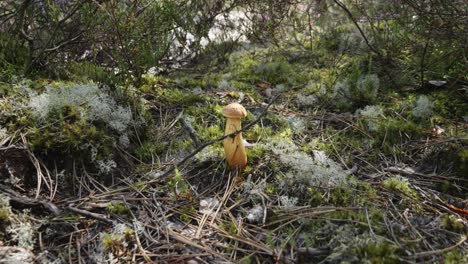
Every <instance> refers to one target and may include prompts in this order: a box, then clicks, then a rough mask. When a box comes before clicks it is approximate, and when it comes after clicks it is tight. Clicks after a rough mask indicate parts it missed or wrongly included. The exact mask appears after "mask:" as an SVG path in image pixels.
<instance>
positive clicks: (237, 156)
mask: <svg viewBox="0 0 468 264" xmlns="http://www.w3.org/2000/svg"><path fill="white" fill-rule="evenodd" d="M223 115H224V116H225V117H226V130H225V132H224V134H225V135H228V134H232V133H234V132H236V131H239V130H241V118H244V117H246V116H247V111H246V110H245V108H244V107H243V106H242V105H240V104H238V103H232V104H229V105H227V106H226V107H225V108H224V109H223ZM223 144H224V152H225V153H226V161H227V163H228V165H229V167H230V168H231V169H235V168H238V169H239V170H243V169H244V168H245V166H246V165H247V154H246V153H245V148H244V143H243V141H242V133H239V134H237V135H235V136H230V137H227V138H225V139H224V141H223Z"/></svg>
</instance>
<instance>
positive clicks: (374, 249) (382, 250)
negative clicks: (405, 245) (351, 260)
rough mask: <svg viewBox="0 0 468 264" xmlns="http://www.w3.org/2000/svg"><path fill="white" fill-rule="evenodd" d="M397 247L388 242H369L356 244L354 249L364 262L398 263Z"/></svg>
mask: <svg viewBox="0 0 468 264" xmlns="http://www.w3.org/2000/svg"><path fill="white" fill-rule="evenodd" d="M397 250H398V248H397V247H396V246H395V245H392V244H390V243H388V242H379V243H373V242H369V243H367V244H365V245H358V248H357V249H356V250H355V253H356V255H357V256H358V257H359V259H361V261H363V262H364V261H365V262H366V263H384V264H391V263H400V260H399V258H398V255H397Z"/></svg>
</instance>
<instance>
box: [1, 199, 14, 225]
mask: <svg viewBox="0 0 468 264" xmlns="http://www.w3.org/2000/svg"><path fill="white" fill-rule="evenodd" d="M10 216H11V208H10V202H9V200H8V198H7V197H4V196H3V195H2V194H0V223H2V222H3V223H4V222H7V221H9V219H10Z"/></svg>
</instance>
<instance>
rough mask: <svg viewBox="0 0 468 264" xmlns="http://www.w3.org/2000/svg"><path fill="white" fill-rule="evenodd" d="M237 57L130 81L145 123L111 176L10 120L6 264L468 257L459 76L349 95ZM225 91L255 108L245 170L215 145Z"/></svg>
mask: <svg viewBox="0 0 468 264" xmlns="http://www.w3.org/2000/svg"><path fill="white" fill-rule="evenodd" d="M238 56H239V57H234V59H231V60H230V64H229V66H228V67H227V68H226V69H225V71H223V72H217V73H207V74H195V73H177V74H173V75H169V76H165V77H161V76H155V75H151V74H148V75H147V76H145V78H144V80H143V81H142V84H141V86H140V87H138V89H135V90H128V91H126V92H128V93H134V96H135V97H138V98H140V99H141V100H142V102H143V104H144V106H145V109H146V110H145V111H146V112H147V113H148V115H149V116H150V117H151V119H152V122H151V123H150V125H149V129H148V130H147V132H145V133H144V135H143V134H138V133H136V136H133V138H132V141H134V142H138V143H137V144H136V145H138V148H134V149H133V150H128V149H126V148H124V147H117V148H116V149H114V150H113V151H114V152H113V153H112V157H113V163H109V164H110V165H109V166H108V167H110V168H111V169H110V173H107V174H106V176H105V177H103V176H97V173H96V172H95V171H92V170H89V171H87V170H86V169H83V167H84V166H83V167H81V166H80V164H79V163H78V162H77V163H75V162H71V163H70V162H69V161H67V162H65V161H63V162H62V160H66V157H65V156H63V155H64V154H63V152H60V151H57V152H54V148H55V147H56V148H59V147H63V144H57V145H53V144H56V142H55V141H53V140H54V138H55V139H56V138H58V137H60V136H59V134H53V135H52V139H51V140H52V141H50V143H49V142H47V143H48V144H52V147H51V148H50V149H49V150H48V152H47V153H44V152H41V149H39V152H38V148H37V146H36V147H32V146H34V144H36V143H37V142H36V141H37V140H38V139H37V137H36V138H34V137H33V136H31V135H34V134H33V133H34V132H31V131H30V130H24V129H23V130H21V129H17V130H16V133H15V132H12V130H11V129H8V132H6V131H7V130H4V132H5V133H4V134H3V135H1V137H0V191H1V192H0V223H2V225H1V227H0V263H18V262H21V263H28V262H30V263H33V262H39V263H66V262H68V263H152V262H154V263H192V264H193V263H341V262H346V263H420V262H431V263H463V262H464V263H467V262H468V257H467V256H468V254H467V252H468V251H467V250H468V242H467V230H468V229H467V227H468V222H467V221H468V202H467V200H466V194H467V193H468V184H467V183H468V178H467V174H466V173H467V170H468V165H467V162H468V153H467V148H466V146H467V143H468V123H467V122H466V119H465V120H463V119H462V117H463V115H464V114H466V112H465V113H464V111H465V110H466V92H464V90H463V87H466V86H463V85H460V84H453V85H451V84H450V82H449V83H447V84H445V85H444V86H442V87H437V86H433V87H430V88H429V89H428V90H424V91H423V92H421V91H417V90H411V89H406V88H402V89H400V90H399V92H383V91H381V90H379V91H378V93H377V91H375V92H376V94H375V96H374V97H373V98H368V97H366V94H364V96H363V95H358V96H356V95H355V94H353V93H350V94H349V97H352V98H343V96H342V97H340V94H339V93H338V92H337V89H338V90H339V85H336V83H338V82H337V81H336V79H335V77H336V76H335V75H333V71H332V70H330V69H331V67H330V68H321V67H318V66H310V65H305V66H304V65H302V66H301V68H300V69H301V70H297V69H296V68H295V67H298V66H297V65H295V64H294V63H295V62H292V61H285V60H279V62H269V61H268V60H269V59H264V57H263V59H264V62H263V64H262V65H263V66H262V65H260V64H261V63H260V64H259V65H256V64H255V63H256V62H255V60H254V59H253V57H254V56H257V55H256V53H252V52H250V53H249V52H247V53H244V54H241V55H238ZM266 57H267V58H268V56H266ZM255 59H258V58H255ZM259 60H260V61H261V60H262V59H259ZM301 63H303V62H301ZM253 64H255V65H254V66H255V69H258V71H257V72H254V73H248V72H247V71H245V70H244V69H245V68H249V67H250V68H249V69H251V67H252V65H253ZM310 68H313V69H314V70H313V71H311V72H308V74H305V72H307V71H308V70H307V69H310ZM304 75H306V77H304ZM366 78H367V79H366ZM374 79H375V78H374V77H373V76H371V75H366V76H365V77H361V78H360V79H359V80H357V79H356V83H354V84H353V85H354V86H356V87H357V88H356V89H360V88H359V87H360V86H359V85H360V84H359V83H361V84H362V82H366V81H367V82H368V83H370V86H372V85H374V86H378V82H376V81H375V80H374ZM311 80H312V81H311ZM362 80H365V81H362ZM48 82H49V80H39V81H35V83H34V84H31V85H29V86H30V87H33V86H34V87H43V86H42V85H43V84H44V83H48ZM327 82H331V83H335V85H334V86H330V87H335V90H334V91H333V90H330V89H328V90H327V89H326V87H327V86H326V84H327ZM350 82H351V81H350ZM284 83H286V84H284ZM353 85H350V86H353ZM380 86H381V87H382V86H383V85H382V84H380ZM323 87H325V88H323ZM40 89H42V91H44V88H39V90H40ZM372 89H374V88H371V90H368V91H367V92H369V93H373V90H372ZM375 89H377V88H375ZM464 89H466V88H464ZM347 92H349V91H347ZM358 92H359V91H358ZM361 92H362V91H361ZM364 93H366V92H364ZM345 97H346V96H345ZM362 97H364V99H366V100H367V101H366V100H364V102H363V101H362V100H361V99H362ZM12 98H20V96H19V95H18V94H13V93H10V94H9V95H8V96H7V95H5V96H3V97H2V101H1V105H2V108H1V109H2V111H6V110H5V109H6V108H5V107H6V105H7V103H8V104H10V106H12V105H14V104H13V103H11V102H13V101H14V100H20V99H12ZM427 98H430V100H431V101H430V102H427ZM343 99H346V100H344V101H343ZM25 100H29V99H28V98H26V99H25ZM340 100H341V101H340ZM353 100H354V101H353ZM348 101H352V102H355V103H353V104H351V105H347V102H348ZM231 102H239V103H241V104H242V105H243V106H244V107H245V108H246V109H247V111H248V116H247V118H246V119H245V120H243V121H242V122H243V125H244V127H247V128H246V129H245V130H244V131H243V137H244V138H245V139H246V140H247V141H248V142H249V146H248V147H247V155H248V166H247V167H246V169H245V170H243V171H242V172H239V171H235V170H234V171H233V170H229V168H228V167H227V166H226V161H225V159H224V153H223V148H222V140H220V138H221V137H222V136H223V133H224V126H225V118H224V117H223V115H222V109H223V107H224V106H225V105H227V104H229V103H231ZM340 102H341V104H340ZM27 105H28V104H27ZM31 105H32V104H31V103H29V107H31ZM460 105H461V106H460ZM80 107H81V106H80ZM12 108H14V107H12ZM15 111H16V113H18V112H21V111H17V110H15ZM457 111H458V112H457ZM460 113H461V114H460ZM463 113H464V114H463ZM4 114H5V112H4ZM70 115H72V114H70V113H68V115H66V114H64V116H65V117H63V116H61V117H60V118H62V119H60V120H62V121H63V120H65V121H66V122H65V123H66V124H71V123H70V122H73V121H70V119H67V117H69V116H70ZM12 116H14V115H12ZM10 118H11V116H10ZM465 118H466V117H465ZM15 119H17V120H20V118H19V117H17V116H15ZM18 122H19V121H18ZM25 122H28V121H25ZM67 122H68V123H67ZM52 124H55V123H52ZM30 126H31V125H28V126H26V125H25V126H24V127H28V129H29V128H30ZM65 127H66V126H65ZM82 129H83V130H80V132H77V134H80V133H84V132H82V131H84V128H82ZM135 130H137V129H136V128H135ZM25 131H29V132H27V133H26V132H25ZM45 131H49V130H45V129H42V130H39V134H40V135H43V136H44V133H48V132H45ZM60 135H61V134H60ZM86 135H89V134H86ZM103 138H104V137H103ZM103 138H101V139H103ZM35 140H36V141H35ZM63 140H65V139H63ZM63 142H64V141H62V143H63ZM95 142H99V138H98V140H97V141H95ZM37 144H39V143H37ZM41 144H45V145H47V144H46V143H44V142H42V143H40V144H39V145H40V146H43V145H41ZM79 144H81V143H79ZM103 144H104V143H103ZM70 164H71V165H70ZM61 167H63V168H66V169H64V170H63V171H62V170H60V169H58V168H61ZM104 167H105V166H104ZM70 168H72V169H70ZM2 261H3V262H2ZM8 261H10V262H8ZM15 261H17V262H15Z"/></svg>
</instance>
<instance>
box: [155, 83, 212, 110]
mask: <svg viewBox="0 0 468 264" xmlns="http://www.w3.org/2000/svg"><path fill="white" fill-rule="evenodd" d="M155 96H156V97H157V98H158V99H159V100H161V101H162V102H163V103H165V104H166V105H169V106H173V107H184V106H185V107H186V106H191V105H195V104H197V103H201V102H203V96H201V95H199V94H195V93H191V92H187V91H184V90H181V89H177V88H170V89H156V90H155Z"/></svg>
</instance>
